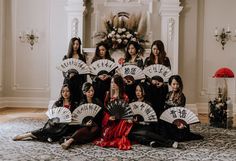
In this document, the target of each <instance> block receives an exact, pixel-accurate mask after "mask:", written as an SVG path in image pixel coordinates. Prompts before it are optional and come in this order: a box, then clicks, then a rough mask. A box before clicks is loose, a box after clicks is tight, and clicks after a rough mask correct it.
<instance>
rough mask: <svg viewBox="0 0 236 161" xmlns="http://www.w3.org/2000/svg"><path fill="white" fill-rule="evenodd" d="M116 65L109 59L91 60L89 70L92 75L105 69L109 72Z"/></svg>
mask: <svg viewBox="0 0 236 161" xmlns="http://www.w3.org/2000/svg"><path fill="white" fill-rule="evenodd" d="M116 67H117V65H116V63H114V62H113V61H111V60H108V59H100V60H97V61H95V62H93V63H92V64H91V65H90V71H91V74H92V75H98V73H99V72H100V71H106V72H107V73H110V72H111V71H112V70H114V69H115V68H116Z"/></svg>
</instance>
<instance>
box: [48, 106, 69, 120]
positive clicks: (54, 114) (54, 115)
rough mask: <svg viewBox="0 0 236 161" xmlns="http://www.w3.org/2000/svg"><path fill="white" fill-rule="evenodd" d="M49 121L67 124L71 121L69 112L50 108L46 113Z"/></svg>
mask: <svg viewBox="0 0 236 161" xmlns="http://www.w3.org/2000/svg"><path fill="white" fill-rule="evenodd" d="M46 115H47V116H48V118H49V119H54V120H55V119H58V120H57V121H58V123H60V122H61V123H69V122H71V120H72V116H71V112H70V110H69V109H68V108H65V107H55V108H50V109H48V111H47V112H46Z"/></svg>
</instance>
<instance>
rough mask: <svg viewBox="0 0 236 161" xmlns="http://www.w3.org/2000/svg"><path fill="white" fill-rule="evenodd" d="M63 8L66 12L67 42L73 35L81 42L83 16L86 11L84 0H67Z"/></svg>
mask: <svg viewBox="0 0 236 161" xmlns="http://www.w3.org/2000/svg"><path fill="white" fill-rule="evenodd" d="M65 10H66V12H67V26H68V29H67V32H68V36H67V39H68V42H69V41H70V39H71V38H72V37H74V36H76V37H80V39H81V41H82V42H83V25H84V21H83V17H84V12H85V11H86V6H85V4H84V0H67V5H66V7H65Z"/></svg>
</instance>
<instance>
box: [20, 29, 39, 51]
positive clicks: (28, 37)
mask: <svg viewBox="0 0 236 161" xmlns="http://www.w3.org/2000/svg"><path fill="white" fill-rule="evenodd" d="M19 39H20V41H21V42H24V43H29V44H30V49H31V50H33V46H34V44H35V43H36V42H38V39H39V37H38V34H37V33H35V32H34V31H33V30H31V32H23V33H22V32H20V34H19Z"/></svg>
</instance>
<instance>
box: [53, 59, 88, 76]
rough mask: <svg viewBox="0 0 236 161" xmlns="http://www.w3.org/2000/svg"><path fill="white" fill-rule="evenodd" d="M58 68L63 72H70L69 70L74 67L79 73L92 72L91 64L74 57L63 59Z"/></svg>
mask: <svg viewBox="0 0 236 161" xmlns="http://www.w3.org/2000/svg"><path fill="white" fill-rule="evenodd" d="M56 68H57V69H58V70H60V71H62V72H68V70H71V69H74V70H76V71H77V72H78V73H79V74H89V73H90V69H89V66H88V65H87V64H86V63H85V62H83V61H82V60H79V59H74V58H70V59H65V60H63V61H62V62H61V63H60V64H59V65H58V66H57V67H56Z"/></svg>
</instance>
